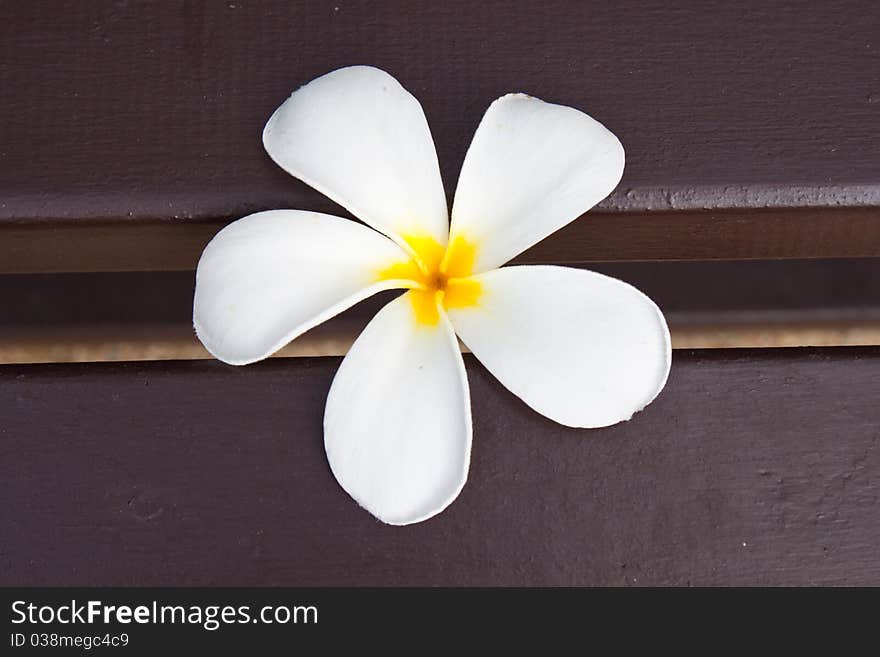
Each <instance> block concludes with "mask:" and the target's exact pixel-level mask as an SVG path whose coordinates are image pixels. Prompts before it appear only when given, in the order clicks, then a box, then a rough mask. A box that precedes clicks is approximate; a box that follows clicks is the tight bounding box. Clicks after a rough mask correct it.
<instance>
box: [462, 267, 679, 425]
mask: <svg viewBox="0 0 880 657" xmlns="http://www.w3.org/2000/svg"><path fill="white" fill-rule="evenodd" d="M476 280H478V281H479V282H480V283H481V284H482V296H481V297H480V301H479V303H478V304H477V305H476V306H473V307H470V308H459V309H453V310H450V311H449V318H450V320H451V321H452V324H453V326H454V327H455V330H456V332H457V333H458V335H459V337H460V338H461V339H462V341H463V342H464V343H465V344H466V345H467V346H468V347H469V348H470V350H471V351H472V352H473V353H474V355H475V356H476V357H477V358H478V359H479V360H480V362H482V363H483V365H485V366H486V368H487V369H488V370H489V371H490V372H491V373H492V374H493V375H495V377H497V378H498V380H499V381H501V383H502V384H503V385H504V386H505V387H506V388H507V389H508V390H510V391H511V392H513V393H514V394H515V395H517V396H518V397H520V398H521V399H522V400H523V401H525V402H526V403H527V404H528V405H529V406H531V407H532V408H534V409H535V410H536V411H538V412H539V413H541V414H542V415H545V416H547V417H549V418H550V419H551V420H555V421H556V422H559V423H561V424H565V425H567V426H571V427H604V426H608V425H610V424H614V423H616V422H620V421H622V420H628V419H629V418H630V417H632V415H633V413H635V412H636V411H639V410H641V409H643V408H644V407H645V406H647V405H648V404H649V403H650V402H651V401H652V400H653V399H654V398H655V397H656V396H657V394H658V393H659V392H660V391H661V390H662V389H663V386H664V384H665V383H666V377H667V375H668V374H669V366H670V360H671V354H672V350H671V347H670V342H669V329H668V328H667V327H666V320H665V319H664V318H663V314H662V313H661V312H660V310H659V309H658V308H657V306H656V305H655V304H654V302H653V301H651V300H650V299H649V298H648V297H646V296H645V295H644V294H642V293H641V292H639V291H638V290H637V289H635V288H634V287H632V286H631V285H628V284H626V283H624V282H622V281H618V280H616V279H614V278H610V277H608V276H603V275H602V274H597V273H595V272H591V271H585V270H580V269H571V268H569V267H550V266H534V267H528V266H525V267H505V268H503V269H496V270H494V271H490V272H487V273H484V274H481V275H479V276H477V277H476Z"/></svg>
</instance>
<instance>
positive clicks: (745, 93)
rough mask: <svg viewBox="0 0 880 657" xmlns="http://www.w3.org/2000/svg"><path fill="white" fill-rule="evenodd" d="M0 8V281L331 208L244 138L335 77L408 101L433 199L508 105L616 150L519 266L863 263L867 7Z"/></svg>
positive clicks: (629, 1) (143, 255)
mask: <svg viewBox="0 0 880 657" xmlns="http://www.w3.org/2000/svg"><path fill="white" fill-rule="evenodd" d="M0 8H2V13H3V21H2V22H0V89H3V100H2V102H0V271H6V272H10V271H13V272H16V271H75V270H80V271H83V270H119V269H187V268H192V267H193V266H194V263H195V258H196V256H197V255H198V252H199V250H200V248H201V246H202V245H203V244H204V242H205V241H206V240H207V239H208V237H209V236H210V235H211V234H212V233H213V232H214V231H216V230H217V228H218V227H219V226H221V225H223V223H225V222H228V221H229V220H231V219H234V218H236V217H238V216H241V215H243V214H246V213H248V212H252V211H255V210H260V209H266V208H276V207H299V208H306V209H315V210H323V211H338V209H337V208H335V207H334V206H333V204H331V203H330V202H329V201H327V200H326V199H324V198H322V197H321V196H320V195H319V194H317V193H316V192H314V191H312V190H310V189H308V188H307V187H306V186H305V185H303V184H301V183H299V182H297V181H294V180H293V179H291V178H290V177H289V176H288V175H287V174H285V173H284V172H283V171H281V170H280V169H279V168H278V167H276V166H275V165H274V164H273V163H272V162H271V161H270V160H269V158H268V157H267V156H266V155H265V154H264V152H263V149H262V146H261V143H260V138H259V135H260V130H261V129H262V126H263V124H264V122H265V121H266V119H267V117H268V116H269V115H270V113H271V112H272V110H273V109H274V108H275V107H276V106H277V105H278V104H279V103H280V102H281V101H282V100H283V99H284V98H285V97H286V96H287V94H289V93H290V92H291V91H292V90H293V89H295V88H296V87H298V86H299V85H301V84H303V83H304V82H307V81H308V80H310V79H312V78H313V77H315V76H317V75H319V74H321V73H324V72H327V71H329V70H332V69H334V68H336V67H339V66H343V65H347V64H353V63H369V64H374V65H377V66H380V67H384V68H386V69H387V70H389V71H391V72H392V73H393V74H395V75H396V76H398V77H399V78H400V80H401V81H402V82H403V84H404V85H406V86H407V87H408V88H409V89H411V90H412V91H413V92H414V93H415V94H416V95H417V96H418V97H419V98H420V99H421V101H422V102H423V104H424V106H425V110H426V113H427V115H428V118H429V121H430V123H431V126H432V129H433V132H434V136H435V139H436V142H437V149H438V153H439V156H440V162H441V166H442V170H443V176H444V179H445V181H446V183H447V188H448V189H447V191H448V193H450V194H451V193H452V190H453V188H454V183H455V180H456V178H457V175H458V170H459V167H460V163H461V160H462V158H463V156H464V153H465V149H466V147H467V145H468V143H469V141H470V138H471V135H472V133H473V130H474V128H475V127H476V124H477V122H478V121H479V119H480V117H481V115H482V113H483V111H484V109H485V108H486V106H487V105H488V103H489V102H490V101H491V100H492V99H493V98H495V97H497V96H499V95H500V94H503V93H505V92H508V91H512V90H523V91H528V92H531V93H533V94H535V95H538V96H540V97H543V98H546V99H548V100H551V101H555V102H560V103H567V104H571V105H574V106H576V107H580V108H583V109H584V110H586V111H588V112H590V113H591V114H593V115H594V116H596V117H597V118H598V119H600V120H602V121H603V122H605V123H606V124H607V125H608V126H609V127H610V128H611V129H612V130H613V131H614V132H615V133H616V134H618V135H619V136H620V138H621V139H622V141H623V143H624V145H625V146H626V149H627V168H626V172H625V174H624V179H623V181H622V182H621V185H620V187H619V188H618V190H617V191H616V192H614V194H612V196H611V197H610V198H609V199H608V200H607V201H605V202H604V203H603V204H602V206H601V209H603V210H604V211H606V214H605V215H600V216H601V218H600V216H597V217H594V218H593V219H592V220H589V221H591V222H592V225H588V220H582V221H581V222H577V223H576V224H575V225H574V226H573V227H572V228H570V229H569V231H570V232H569V233H568V234H567V235H565V236H561V237H557V238H555V239H554V240H552V241H549V242H547V243H546V244H545V245H543V246H541V247H539V249H538V250H537V251H536V252H535V253H533V254H531V255H530V256H529V257H531V258H536V259H540V260H541V261H544V262H547V261H557V262H585V261H589V260H606V259H636V260H638V259H642V260H644V259H654V258H686V259H695V258H760V257H819V256H826V257H835V256H838V257H846V256H871V255H880V246H878V245H880V234H878V230H880V229H878V228H877V225H878V223H880V218H878V215H877V212H876V210H875V208H877V206H880V152H878V141H880V140H878V137H880V122H878V111H880V110H878V108H880V36H878V35H880V10H878V8H877V5H876V3H874V2H871V1H869V0H860V1H844V0H829V1H827V2H821V3H816V2H810V1H808V0H797V1H788V2H761V1H758V0H749V1H747V2H740V3H730V2H722V1H721V0H711V1H701V2H696V1H693V2H673V3H669V2H652V1H647V0H624V1H622V2H614V3H607V2H606V3H599V2H567V1H564V0H541V1H540V2H537V1H535V2H518V3H509V2H500V1H496V0H491V1H488V2H480V3H473V2H421V1H419V2H382V3H371V2H351V1H348V0H339V1H337V2H296V3H290V2H281V1H278V2H260V3H257V2H250V1H247V0H242V1H236V2H225V1H224V2H196V3H170V2H167V3H142V2H123V3H119V2H110V1H109V0H106V1H99V2H89V3H81V2H74V1H63V0H53V1H52V2H49V1H48V0H43V1H34V2H11V1H7V2H3V3H2V4H0ZM805 207H808V208H812V210H811V211H810V212H808V213H806V214H802V215H792V214H789V213H785V212H781V213H777V212H775V211H773V212H769V211H765V212H763V213H760V212H759V213H757V214H755V213H753V212H751V211H752V210H753V209H755V208H805ZM838 207H843V209H842V210H838V211H836V212H835V211H832V209H833V208H838ZM859 208H867V209H864V210H862V211H859ZM704 209H708V210H711V211H712V212H703V211H702V210H704ZM724 210H726V211H724ZM621 212H623V213H625V215H624V216H619V214H620V213H621ZM654 212H656V214H654ZM618 220H619V221H618ZM121 226H125V227H126V228H125V230H123V231H121V232H120V231H118V230H116V229H119V228H120V227H121ZM762 229H764V230H762Z"/></svg>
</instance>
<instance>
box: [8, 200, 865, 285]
mask: <svg viewBox="0 0 880 657" xmlns="http://www.w3.org/2000/svg"><path fill="white" fill-rule="evenodd" d="M236 218H237V217H229V218H226V219H217V220H210V221H206V220H167V221H166V220H155V221H146V220H145V221H141V220H130V221H125V222H117V221H109V220H91V219H81V220H66V221H62V220H51V219H40V220H28V221H22V222H11V223H4V224H0V273H3V274H20V273H40V272H45V273H59V272H112V271H175V270H177V271H180V270H192V269H195V267H196V264H197V263H198V259H199V256H200V255H201V252H202V249H204V247H205V245H206V244H207V243H208V241H209V240H210V239H211V238H212V237H213V236H214V235H215V234H216V233H217V231H219V230H220V229H221V228H222V227H223V226H224V225H226V224H227V223H229V222H230V221H232V220H234V219H236ZM875 256H880V208H877V207H874V206H869V207H857V206H854V207H815V208H814V207H804V208H762V209H735V208H734V209H723V210H684V211H681V210H680V211H644V212H595V211H594V212H589V213H587V214H586V215H584V216H583V217H581V218H580V219H578V220H576V221H574V222H572V223H571V224H569V225H567V226H566V227H565V228H563V229H561V230H559V231H558V232H556V233H554V234H552V235H551V236H549V237H548V238H547V239H545V240H544V241H542V242H540V243H539V244H536V245H535V246H534V247H532V248H531V249H529V250H528V251H526V252H525V253H523V254H522V255H521V256H520V257H519V258H517V259H516V260H515V261H514V262H519V263H555V264H578V263H585V262H612V261H638V260H642V261H648V260H746V259H771V258H858V257H875Z"/></svg>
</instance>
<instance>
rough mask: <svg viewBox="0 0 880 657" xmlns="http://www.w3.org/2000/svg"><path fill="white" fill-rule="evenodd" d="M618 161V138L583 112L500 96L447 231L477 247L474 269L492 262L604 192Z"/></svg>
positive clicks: (469, 161) (483, 126)
mask: <svg viewBox="0 0 880 657" xmlns="http://www.w3.org/2000/svg"><path fill="white" fill-rule="evenodd" d="M623 160H624V155H623V146H621V145H620V142H619V141H618V140H617V137H615V136H614V135H613V134H612V133H611V132H609V131H608V130H607V129H606V128H605V127H604V126H603V125H602V124H601V123H599V122H598V121H595V120H594V119H592V118H590V117H589V116H587V115H586V114H584V113H583V112H579V111H578V110H576V109H573V108H571V107H565V106H563V105H552V104H550V103H545V102H543V101H541V100H538V99H537V98H532V97H531V96H526V95H525V94H509V95H507V96H503V97H501V98H499V99H498V100H496V101H495V102H494V103H492V105H491V106H490V107H489V109H488V110H486V114H485V116H484V117H483V120H482V121H481V122H480V125H479V127H478V128H477V132H476V134H475V135H474V139H473V142H471V145H470V148H469V149H468V152H467V155H466V156H465V159H464V164H463V165H462V169H461V176H460V177H459V180H458V189H457V190H456V192H455V202H454V203H453V206H452V230H451V234H452V235H453V236H454V235H462V236H464V237H465V238H466V239H468V240H469V241H471V242H474V243H476V244H477V245H478V251H477V257H476V264H475V271H488V270H489V269H492V268H494V267H498V266H500V265H502V264H504V263H505V262H507V261H508V260H510V259H511V258H513V257H514V256H516V255H517V254H519V253H521V252H522V251H525V250H526V249H527V248H529V247H530V246H532V245H533V244H535V243H536V242H539V241H540V240H542V239H544V238H545V237H547V236H548V235H549V234H550V233H553V232H555V231H556V230H558V229H560V228H562V227H563V226H564V225H565V224H567V223H569V222H570V221H572V220H573V219H576V218H577V217H579V216H580V215H581V214H583V213H584V212H586V211H587V210H589V209H590V208H591V207H593V206H594V205H595V204H596V203H598V202H599V201H601V200H602V199H603V198H605V197H606V196H608V194H610V193H611V191H612V190H613V189H614V188H615V187H616V186H617V183H618V182H620V177H621V176H622V175H623Z"/></svg>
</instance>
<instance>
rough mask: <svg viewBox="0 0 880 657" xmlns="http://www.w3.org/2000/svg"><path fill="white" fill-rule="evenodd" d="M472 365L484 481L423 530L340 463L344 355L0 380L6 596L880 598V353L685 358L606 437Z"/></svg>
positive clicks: (42, 371)
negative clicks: (348, 475) (759, 590)
mask: <svg viewBox="0 0 880 657" xmlns="http://www.w3.org/2000/svg"><path fill="white" fill-rule="evenodd" d="M466 361H467V369H468V373H469V376H470V381H471V387H472V396H473V399H474V429H475V433H474V451H473V462H472V467H471V471H470V478H469V481H468V483H467V486H466V487H465V489H464V492H463V493H462V495H461V497H460V498H459V499H458V500H457V501H456V502H455V503H454V504H453V505H452V506H451V507H450V508H449V509H448V510H447V511H446V512H444V513H443V514H442V515H440V516H438V517H437V518H435V519H433V520H431V521H428V522H426V523H423V524H420V525H416V526H413V527H409V528H406V529H400V528H392V527H387V526H384V525H381V524H380V523H378V522H377V521H375V520H374V519H373V518H372V517H371V516H369V515H368V514H367V513H366V512H364V511H362V510H360V509H359V508H358V507H357V505H356V504H355V503H354V502H353V501H352V500H351V499H350V498H349V497H348V496H347V495H346V494H345V493H344V492H343V491H342V490H341V489H340V488H339V486H338V485H337V484H336V482H335V480H334V479H333V476H332V474H331V473H330V470H329V467H328V466H327V462H326V458H325V456H324V452H323V445H322V441H321V417H322V411H323V405H324V399H325V396H326V393H327V388H328V386H329V384H330V380H331V378H332V376H333V372H334V371H335V369H336V367H337V364H338V359H293V360H285V361H272V362H266V363H263V364H260V365H256V366H250V367H247V368H232V367H228V366H224V365H221V364H220V363H216V362H190V363H177V364H155V363H154V364H129V365H118V364H116V365H109V364H108V365H91V366H75V365H68V366H63V365H48V366H18V367H4V368H0V414H2V417H3V423H2V425H0V436H2V440H0V494H2V498H3V500H4V512H3V525H4V539H3V546H2V552H0V582H2V583H3V584H24V585H35V584H45V585H48V584H51V585H60V584H70V585H75V584H105V585H110V584H120V585H122V584H157V585H159V584H164V585H192V584H206V585H221V584H222V585H237V584H242V585H247V584H250V585H269V584H274V585H310V584H314V585H323V584H357V585H361V584H387V585H401V584H430V585H434V584H437V585H447V584H625V585H642V584H677V585H688V584H691V585H699V584H875V585H876V584H880V552H878V550H877V544H878V541H880V480H878V476H877V473H878V471H880V417H878V410H877V385H878V383H877V382H878V380H880V349H878V348H863V349H831V350H794V349H793V350H783V349H775V350H767V351H760V350H758V351H744V350H739V351H698V352H676V355H675V359H674V363H673V369H672V375H671V378H670V381H669V384H668V386H667V388H666V390H665V391H664V392H663V393H662V394H661V396H660V397H659V398H658V400H657V401H655V402H654V403H653V404H652V405H650V406H649V407H648V408H647V409H646V410H645V411H643V412H642V413H640V414H637V415H636V417H635V418H634V419H633V420H631V421H630V422H626V423H623V424H621V425H617V426H615V427H611V428H608V429H603V430H596V431H586V430H573V429H566V428H563V427H561V426H559V425H556V424H553V423H551V422H549V421H547V420H545V419H544V418H542V417H540V416H539V415H537V414H535V413H534V412H532V411H531V410H529V409H528V408H527V407H526V406H525V405H524V404H522V403H521V402H520V401H519V400H517V399H516V398H514V397H513V396H512V395H510V394H509V393H507V392H506V391H505V390H503V389H502V388H501V387H500V386H498V385H497V384H496V383H495V382H494V381H493V380H492V379H491V378H490V375H489V374H488V373H486V372H485V370H483V369H482V368H481V367H480V366H479V365H478V364H476V362H475V361H474V360H473V359H472V358H471V357H466ZM388 412H394V409H393V407H391V406H390V407H389V409H388Z"/></svg>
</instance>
